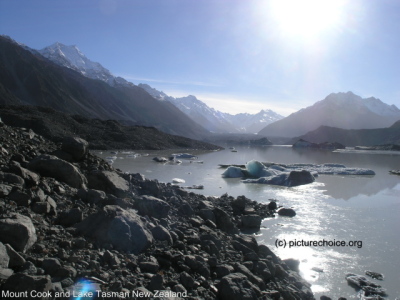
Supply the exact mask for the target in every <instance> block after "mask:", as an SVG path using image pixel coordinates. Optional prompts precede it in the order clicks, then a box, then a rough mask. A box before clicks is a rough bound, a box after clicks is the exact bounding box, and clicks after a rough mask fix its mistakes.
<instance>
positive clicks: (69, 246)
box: [0, 123, 314, 300]
mask: <svg viewBox="0 0 400 300" xmlns="http://www.w3.org/2000/svg"><path fill="white" fill-rule="evenodd" d="M0 145H1V147H0V151H1V153H2V155H1V156H0V290H2V292H4V293H8V294H7V295H12V296H15V295H18V297H25V295H28V296H27V297H25V298H27V299H30V298H32V297H30V296H29V295H32V294H31V292H32V291H34V293H45V294H42V295H44V296H43V297H36V298H35V299H68V298H69V295H71V291H72V290H73V289H74V286H75V283H76V282H77V281H79V280H80V281H79V283H80V287H81V288H82V289H83V290H85V291H86V292H90V290H89V287H88V286H87V282H86V283H84V282H83V281H82V279H87V280H90V281H91V282H94V283H95V284H97V285H98V287H97V289H100V290H101V293H104V294H100V296H102V295H104V296H103V297H105V298H107V299H122V298H124V299H135V296H134V295H135V293H136V295H137V294H138V293H140V292H143V293H146V294H148V295H152V293H159V291H166V293H169V295H174V296H176V295H178V296H180V297H182V298H185V299H199V298H202V299H229V300H232V299H261V298H262V299H314V297H313V295H312V293H311V290H310V285H309V284H308V283H306V282H305V281H304V280H302V279H301V277H300V275H299V274H298V272H297V271H295V270H296V265H297V264H296V262H295V261H293V260H288V261H286V262H285V261H282V260H281V259H279V258H278V257H277V256H275V255H274V254H273V252H272V251H271V250H270V249H269V248H268V247H266V246H264V245H258V244H257V242H256V240H255V238H254V237H253V236H251V235H243V234H240V233H239V229H247V230H249V229H251V230H254V231H257V230H259V227H260V224H261V220H262V219H263V218H266V217H272V216H273V215H274V213H275V211H276V203H275V202H271V203H270V204H269V205H264V204H259V203H257V202H255V201H251V200H250V199H247V198H245V197H244V196H240V197H237V198H233V197H230V196H228V195H224V196H222V197H220V198H214V197H205V196H203V195H196V194H194V193H189V192H187V191H186V190H183V189H181V188H179V187H177V186H172V185H170V184H162V183H159V182H157V181H155V180H148V179H146V178H144V176H143V175H140V174H127V173H122V172H120V171H118V170H114V169H113V168H112V167H111V166H110V165H108V164H107V163H106V162H105V161H103V160H101V159H100V158H98V157H96V156H93V155H92V154H90V153H88V151H87V147H88V144H87V142H86V141H84V140H82V139H79V138H66V139H64V140H63V142H62V143H60V144H58V145H56V144H54V143H53V142H51V141H49V140H47V139H45V138H43V137H41V136H40V135H37V134H33V132H32V131H30V130H29V129H18V128H13V127H9V126H6V125H4V124H2V123H1V124H0ZM61 158H62V159H61ZM82 285H83V286H82ZM83 290H79V286H75V293H79V292H82V291H83ZM106 292H107V293H108V294H106ZM95 293H96V292H95ZM173 293H175V294H173ZM60 295H61V296H60ZM14 298H16V297H14Z"/></svg>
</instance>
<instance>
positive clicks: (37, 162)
mask: <svg viewBox="0 0 400 300" xmlns="http://www.w3.org/2000/svg"><path fill="white" fill-rule="evenodd" d="M27 167H28V169H29V170H32V171H34V172H38V173H39V174H40V175H42V176H47V177H53V178H55V179H57V180H59V181H62V182H65V183H66V184H68V185H70V186H71V187H74V188H83V187H86V184H87V180H86V177H85V176H84V175H83V174H82V173H81V172H80V170H79V169H78V168H77V167H75V166H74V165H72V164H71V163H69V162H67V161H65V160H62V159H59V158H57V157H56V156H53V155H47V154H43V155H40V156H38V157H36V158H34V159H33V160H31V161H30V162H29V163H28V166H27Z"/></svg>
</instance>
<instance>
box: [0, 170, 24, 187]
mask: <svg viewBox="0 0 400 300" xmlns="http://www.w3.org/2000/svg"><path fill="white" fill-rule="evenodd" d="M0 181H2V182H5V183H8V184H17V185H24V184H25V181H24V179H23V178H22V177H20V176H18V175H15V174H12V173H4V172H0Z"/></svg>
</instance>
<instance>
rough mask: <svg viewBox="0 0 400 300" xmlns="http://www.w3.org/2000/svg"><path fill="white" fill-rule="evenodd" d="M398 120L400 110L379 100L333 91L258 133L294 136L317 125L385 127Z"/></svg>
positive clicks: (365, 127) (343, 127)
mask: <svg viewBox="0 0 400 300" xmlns="http://www.w3.org/2000/svg"><path fill="white" fill-rule="evenodd" d="M398 120H400V110H399V109H398V108H397V107H396V106H395V105H388V104H385V103H383V102H382V101H381V100H379V99H376V98H373V97H370V98H367V99H363V98H361V97H360V96H357V95H355V94H353V93H352V92H347V93H332V94H330V95H328V96H327V97H326V98H325V99H324V100H321V101H318V102H316V103H315V104H314V105H312V106H309V107H307V108H303V109H301V110H299V111H297V112H295V113H293V114H291V115H289V116H288V117H286V118H284V119H282V120H279V121H276V122H274V123H272V124H269V125H267V126H266V127H265V128H264V129H262V130H260V132H259V134H260V135H267V136H282V137H295V136H300V135H303V134H306V133H307V132H309V131H312V130H315V129H317V128H318V127H320V126H322V125H324V126H330V127H338V128H342V129H372V128H384V127H389V126H391V125H393V123H395V122H396V121H398Z"/></svg>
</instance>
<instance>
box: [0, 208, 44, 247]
mask: <svg viewBox="0 0 400 300" xmlns="http://www.w3.org/2000/svg"><path fill="white" fill-rule="evenodd" d="M36 240H37V236H36V230H35V226H33V223H32V220H31V219H30V218H28V217H26V216H23V215H20V214H17V213H13V214H11V215H10V217H3V218H0V241H1V242H2V243H4V244H10V245H11V247H13V248H14V249H15V250H17V251H19V252H25V251H26V250H28V249H29V248H30V247H32V245H33V244H34V243H35V242H36Z"/></svg>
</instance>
